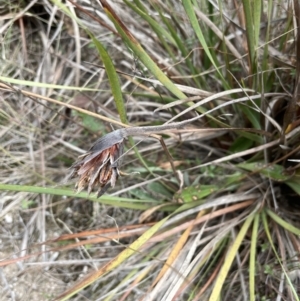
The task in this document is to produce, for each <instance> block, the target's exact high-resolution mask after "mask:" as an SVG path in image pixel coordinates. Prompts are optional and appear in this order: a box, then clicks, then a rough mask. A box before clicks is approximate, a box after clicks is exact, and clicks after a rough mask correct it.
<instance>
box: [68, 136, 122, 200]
mask: <svg viewBox="0 0 300 301" xmlns="http://www.w3.org/2000/svg"><path fill="white" fill-rule="evenodd" d="M115 132H117V131H115ZM115 132H112V133H110V134H113V133H115ZM110 134H108V135H106V136H104V137H102V138H100V139H99V140H97V141H96V143H95V144H94V145H93V146H92V147H91V148H90V150H89V151H88V152H87V153H85V154H84V155H81V156H80V157H79V158H78V160H77V161H76V162H75V163H74V164H73V165H72V167H71V168H72V169H73V171H72V174H71V178H75V177H79V180H78V181H77V183H76V185H75V187H76V189H77V191H78V192H80V191H82V190H83V189H85V188H88V193H91V191H92V190H93V189H94V188H95V187H98V191H97V197H100V196H101V195H102V194H103V193H105V191H106V190H107V189H108V188H109V187H110V186H111V187H114V186H115V184H116V181H117V179H118V177H119V175H120V171H119V166H120V163H121V162H120V157H121V155H122V154H123V138H122V137H119V136H118V133H115V134H114V135H110Z"/></svg>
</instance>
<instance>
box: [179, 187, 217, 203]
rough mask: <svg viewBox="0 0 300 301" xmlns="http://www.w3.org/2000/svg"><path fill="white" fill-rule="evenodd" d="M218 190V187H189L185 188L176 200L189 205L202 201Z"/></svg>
mask: <svg viewBox="0 0 300 301" xmlns="http://www.w3.org/2000/svg"><path fill="white" fill-rule="evenodd" d="M217 190H218V187H217V186H216V185H197V186H189V187H186V188H184V189H183V190H182V192H181V193H176V194H175V196H174V198H175V199H176V200H177V201H179V202H181V203H189V202H193V201H198V200H201V199H203V198H205V197H206V196H208V195H210V194H212V193H213V192H215V191H217Z"/></svg>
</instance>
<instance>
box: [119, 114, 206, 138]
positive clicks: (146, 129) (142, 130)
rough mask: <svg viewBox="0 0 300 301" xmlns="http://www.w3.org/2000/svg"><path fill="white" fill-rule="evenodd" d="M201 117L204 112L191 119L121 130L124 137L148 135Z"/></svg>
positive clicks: (178, 126) (175, 127)
mask: <svg viewBox="0 0 300 301" xmlns="http://www.w3.org/2000/svg"><path fill="white" fill-rule="evenodd" d="M201 117H203V114H202V115H199V116H196V117H194V118H191V119H189V120H184V121H180V122H174V123H170V124H163V125H154V126H137V127H129V128H122V129H120V130H121V132H122V135H123V137H124V138H125V137H128V136H148V135H151V134H159V133H162V132H165V131H168V130H173V129H179V128H181V127H183V126H185V125H187V124H189V123H191V122H193V121H195V120H197V119H199V118H201Z"/></svg>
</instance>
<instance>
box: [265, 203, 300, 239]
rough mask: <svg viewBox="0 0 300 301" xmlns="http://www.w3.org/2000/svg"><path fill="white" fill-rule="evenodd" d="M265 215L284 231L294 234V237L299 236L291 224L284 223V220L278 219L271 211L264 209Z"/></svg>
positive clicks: (298, 232) (299, 230) (299, 232)
mask: <svg viewBox="0 0 300 301" xmlns="http://www.w3.org/2000/svg"><path fill="white" fill-rule="evenodd" d="M265 210H266V212H267V214H268V215H269V216H270V217H271V218H272V219H273V220H274V221H275V223H277V224H278V225H280V226H282V227H283V228H284V229H286V230H287V231H289V232H291V233H294V234H296V235H300V229H299V228H296V227H294V226H293V225H291V223H289V222H286V221H285V220H283V219H282V218H280V217H279V216H278V215H277V214H276V213H274V212H273V211H272V210H270V209H267V208H266V209H265Z"/></svg>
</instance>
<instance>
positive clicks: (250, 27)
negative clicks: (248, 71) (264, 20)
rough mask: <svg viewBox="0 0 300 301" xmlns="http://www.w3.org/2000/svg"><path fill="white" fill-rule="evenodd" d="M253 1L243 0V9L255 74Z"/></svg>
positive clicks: (250, 56) (251, 61)
mask: <svg viewBox="0 0 300 301" xmlns="http://www.w3.org/2000/svg"><path fill="white" fill-rule="evenodd" d="M251 2H252V1H251V0H243V8H244V14H245V21H246V36H247V42H248V51H249V58H250V63H251V68H252V73H253V72H255V71H254V70H253V67H254V65H255V64H254V60H255V33H254V21H253V16H252V13H253V7H252V5H251V4H252V3H251Z"/></svg>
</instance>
